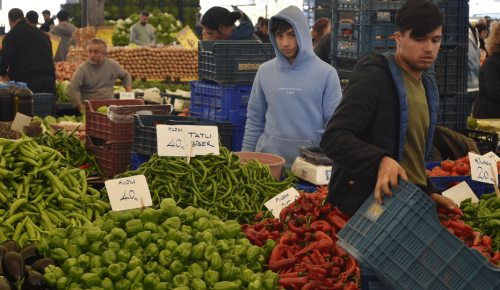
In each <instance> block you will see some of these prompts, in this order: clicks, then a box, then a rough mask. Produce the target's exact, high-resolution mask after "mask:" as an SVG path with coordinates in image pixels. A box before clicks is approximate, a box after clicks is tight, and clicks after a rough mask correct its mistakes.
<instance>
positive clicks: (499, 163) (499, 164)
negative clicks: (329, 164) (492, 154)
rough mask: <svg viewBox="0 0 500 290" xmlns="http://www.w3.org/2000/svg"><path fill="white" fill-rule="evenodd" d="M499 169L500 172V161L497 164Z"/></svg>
mask: <svg viewBox="0 0 500 290" xmlns="http://www.w3.org/2000/svg"><path fill="white" fill-rule="evenodd" d="M497 169H498V172H500V161H498V162H497Z"/></svg>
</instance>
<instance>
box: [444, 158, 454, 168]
mask: <svg viewBox="0 0 500 290" xmlns="http://www.w3.org/2000/svg"><path fill="white" fill-rule="evenodd" d="M453 166H455V162H453V161H452V160H450V159H448V160H445V161H443V162H441V168H443V170H444V171H451V169H452V168H453Z"/></svg>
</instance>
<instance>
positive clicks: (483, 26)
mask: <svg viewBox="0 0 500 290" xmlns="http://www.w3.org/2000/svg"><path fill="white" fill-rule="evenodd" d="M476 29H477V33H479V34H481V32H483V31H484V30H486V31H487V32H489V31H490V30H489V29H488V26H487V25H486V24H484V23H478V24H476Z"/></svg>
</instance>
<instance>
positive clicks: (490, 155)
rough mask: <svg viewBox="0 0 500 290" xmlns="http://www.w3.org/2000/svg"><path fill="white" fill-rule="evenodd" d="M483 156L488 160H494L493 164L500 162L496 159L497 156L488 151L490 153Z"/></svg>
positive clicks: (498, 158) (499, 158) (499, 159)
mask: <svg viewBox="0 0 500 290" xmlns="http://www.w3.org/2000/svg"><path fill="white" fill-rule="evenodd" d="M483 156H486V157H488V158H491V159H493V160H495V162H498V161H500V157H498V155H496V154H495V153H493V152H492V151H490V152H488V153H486V154H484V155H483Z"/></svg>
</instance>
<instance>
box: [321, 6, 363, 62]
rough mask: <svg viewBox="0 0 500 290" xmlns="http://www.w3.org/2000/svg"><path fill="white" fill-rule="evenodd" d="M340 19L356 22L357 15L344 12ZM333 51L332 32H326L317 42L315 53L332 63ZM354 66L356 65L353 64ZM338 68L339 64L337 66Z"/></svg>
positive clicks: (341, 20)
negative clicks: (331, 54) (331, 55)
mask: <svg viewBox="0 0 500 290" xmlns="http://www.w3.org/2000/svg"><path fill="white" fill-rule="evenodd" d="M339 16H340V17H339V18H340V20H339V23H342V22H348V23H356V15H354V13H353V12H342V13H340V15H339ZM331 51H332V33H331V32H329V33H325V34H324V35H323V36H321V38H320V39H319V41H318V44H316V47H315V48H314V53H315V54H316V55H317V56H318V57H319V58H321V60H322V61H324V62H326V63H328V64H331V63H332V59H331V58H330V53H331ZM353 67H354V66H353ZM336 68H337V69H338V64H337V67H336Z"/></svg>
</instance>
